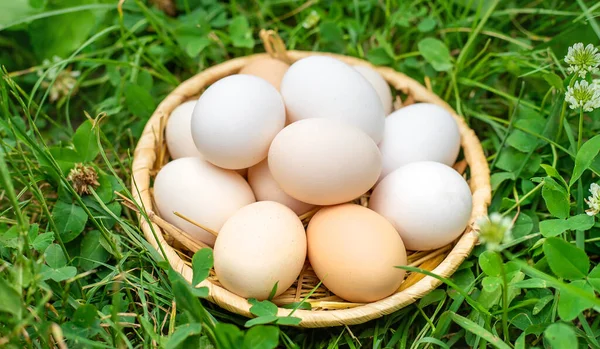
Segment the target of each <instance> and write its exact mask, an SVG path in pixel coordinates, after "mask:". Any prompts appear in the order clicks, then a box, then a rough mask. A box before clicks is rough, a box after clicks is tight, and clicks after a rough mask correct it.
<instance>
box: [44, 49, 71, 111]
mask: <svg viewBox="0 0 600 349" xmlns="http://www.w3.org/2000/svg"><path fill="white" fill-rule="evenodd" d="M60 61H62V59H61V58H60V57H58V56H54V57H52V61H50V60H49V59H44V61H43V62H42V64H43V65H44V66H50V65H52V66H51V67H49V68H48V70H46V75H45V76H44V72H43V71H42V70H38V71H37V74H38V76H44V81H43V82H42V86H44V87H45V88H48V86H50V83H51V82H52V81H54V84H52V86H51V87H50V102H54V101H56V100H58V99H59V98H61V97H63V96H66V95H68V94H69V92H71V90H73V89H74V88H75V86H76V84H77V80H76V79H75V78H76V77H78V76H79V75H81V72H79V71H71V69H70V68H66V69H63V70H59V66H58V64H57V63H59V62H60Z"/></svg>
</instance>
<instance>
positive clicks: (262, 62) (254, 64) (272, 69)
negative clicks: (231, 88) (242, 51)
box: [240, 58, 290, 90]
mask: <svg viewBox="0 0 600 349" xmlns="http://www.w3.org/2000/svg"><path fill="white" fill-rule="evenodd" d="M289 67H290V65H289V64H287V63H285V62H282V61H280V60H278V59H275V58H258V59H254V60H252V61H250V63H248V64H247V65H246V66H244V67H243V68H242V69H241V70H240V74H248V75H254V76H258V77H259V78H263V79H265V80H266V81H268V82H269V83H270V84H271V85H273V87H275V88H276V89H277V90H279V86H280V85H281V80H282V79H283V75H284V74H285V72H286V71H287V70H288V68H289Z"/></svg>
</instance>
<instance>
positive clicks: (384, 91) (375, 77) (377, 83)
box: [354, 65, 393, 115]
mask: <svg viewBox="0 0 600 349" xmlns="http://www.w3.org/2000/svg"><path fill="white" fill-rule="evenodd" d="M354 69H356V70H358V72H359V73H361V74H362V76H363V77H364V78H365V79H367V81H369V82H370V83H371V86H373V88H374V89H375V91H377V95H379V99H380V100H381V104H383V111H384V113H385V115H390V113H391V112H392V109H393V105H392V89H391V88H390V85H388V83H387V81H385V79H384V78H383V76H381V74H379V73H378V72H376V71H375V70H373V69H372V68H370V67H367V66H364V65H357V66H355V67H354Z"/></svg>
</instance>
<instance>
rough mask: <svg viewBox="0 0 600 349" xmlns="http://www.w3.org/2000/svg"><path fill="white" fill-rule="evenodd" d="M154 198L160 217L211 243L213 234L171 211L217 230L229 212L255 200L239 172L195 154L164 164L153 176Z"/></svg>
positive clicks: (228, 215)
mask: <svg viewBox="0 0 600 349" xmlns="http://www.w3.org/2000/svg"><path fill="white" fill-rule="evenodd" d="M154 200H155V202H156V206H157V208H158V212H159V213H160V216H161V217H162V218H163V219H165V220H166V221H167V222H169V223H171V224H173V225H175V226H177V227H178V228H180V229H181V230H183V231H185V232H186V233H188V234H189V235H190V236H191V237H192V238H194V239H197V240H199V241H202V242H204V243H206V244H209V245H211V246H212V245H213V244H214V242H215V237H214V235H212V234H210V233H209V232H207V231H206V230H204V229H202V228H199V227H198V226H196V225H194V224H192V223H189V222H187V221H186V220H184V219H182V218H180V217H178V216H176V215H175V214H174V213H173V212H179V213H181V214H183V215H184V216H186V217H188V218H190V219H192V220H194V221H195V222H198V223H200V224H201V225H203V226H205V227H207V228H209V229H211V230H214V231H219V230H220V229H221V226H222V225H223V223H225V221H226V220H227V219H228V218H229V217H230V216H231V215H233V213H235V212H236V211H237V210H238V209H240V208H241V207H244V206H246V205H248V204H250V203H253V202H255V199H254V194H253V193H252V189H251V188H250V186H249V185H248V183H246V181H245V180H244V178H242V176H241V175H239V174H238V173H236V172H235V171H229V170H224V169H222V168H219V167H216V166H214V165H212V164H210V163H208V162H206V161H204V160H202V159H200V158H198V157H189V158H180V159H177V160H173V161H171V162H169V163H168V164H166V165H165V166H164V167H163V168H162V169H161V170H160V171H159V172H158V174H157V175H156V178H155V179H154Z"/></svg>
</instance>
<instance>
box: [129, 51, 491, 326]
mask: <svg viewBox="0 0 600 349" xmlns="http://www.w3.org/2000/svg"><path fill="white" fill-rule="evenodd" d="M286 54H287V58H288V60H289V61H291V62H294V61H297V60H298V59H301V58H305V57H308V56H311V55H325V56H331V57H335V58H337V59H340V60H342V61H344V62H346V63H348V64H351V65H364V66H369V67H371V68H373V69H375V70H376V71H378V72H379V73H380V74H381V75H382V76H383V77H384V78H385V80H386V81H387V82H388V83H389V84H390V85H391V86H392V87H394V88H395V89H397V90H398V91H402V92H404V93H406V94H408V95H409V96H411V97H412V98H414V100H415V101H418V102H429V103H434V104H437V105H440V106H442V107H443V108H444V109H446V110H448V111H449V112H450V113H451V115H452V116H453V117H454V119H455V120H456V121H457V124H458V127H459V131H460V134H461V148H462V150H463V154H464V158H465V160H466V162H467V163H468V166H469V168H470V179H469V185H470V188H471V192H472V198H473V209H472V212H471V218H470V220H469V227H468V228H467V229H466V231H465V233H464V234H463V235H462V236H461V237H460V238H459V239H458V241H457V242H456V244H455V245H454V247H453V248H452V250H451V251H450V253H449V254H448V255H447V256H446V258H445V259H444V260H443V261H442V262H441V263H440V264H439V265H438V266H437V267H436V268H434V269H433V270H432V272H433V273H435V274H437V275H439V276H442V277H449V276H451V275H452V274H453V273H454V271H456V269H457V268H458V267H459V266H460V264H461V263H462V262H463V261H464V260H465V259H466V258H467V256H468V255H469V254H470V252H471V250H472V249H473V247H474V246H475V244H476V243H477V233H476V231H475V229H473V227H474V224H475V220H476V219H477V218H478V217H482V216H486V215H487V206H488V205H489V203H490V200H491V186H490V172H489V168H488V164H487V160H486V157H485V154H484V152H483V149H482V147H481V143H480V142H479V139H478V138H477V136H476V135H475V133H474V132H473V130H471V129H470V128H469V127H468V126H467V124H466V122H465V120H464V119H463V118H462V117H460V116H459V115H457V114H456V112H455V111H454V110H453V109H452V108H451V107H450V106H449V105H448V104H447V103H446V102H444V101H443V100H442V99H441V98H440V97H438V96H437V95H435V94H434V93H433V92H431V91H429V90H428V89H427V88H425V87H424V86H423V85H421V84H419V83H418V82H417V81H415V80H413V79H412V78H410V77H408V76H406V75H404V74H402V73H399V72H396V71H395V70H393V69H391V68H388V67H376V66H373V65H371V64H370V63H368V62H366V61H364V60H362V59H359V58H354V57H349V56H343V55H338V54H332V53H324V52H310V51H286ZM261 57H269V55H268V54H264V53H261V54H254V55H250V56H244V57H239V58H235V59H232V60H229V61H226V62H223V63H221V64H218V65H215V66H212V67H210V68H207V69H206V70H204V71H202V72H200V73H198V74H196V75H195V76H193V77H191V78H189V79H188V80H186V81H184V82H183V83H181V84H180V85H179V86H178V87H177V88H175V89H174V90H173V91H172V92H171V93H170V94H169V95H168V96H167V97H166V98H165V99H164V100H163V101H162V102H161V103H160V104H159V105H158V107H157V108H156V110H155V111H154V113H153V114H152V116H151V117H150V119H149V120H148V122H147V124H146V126H145V128H144V131H143V133H142V136H141V137H140V139H139V141H138V144H137V146H136V149H135V152H134V157H133V164H132V184H131V185H132V193H133V198H134V200H135V201H136V203H137V204H138V205H139V206H140V207H143V208H153V201H152V195H151V190H150V183H151V171H152V169H153V168H154V164H155V162H156V159H157V153H156V149H157V144H160V143H162V142H163V141H164V139H163V136H162V134H161V133H160V130H162V128H161V125H163V124H164V122H165V121H166V118H167V117H168V116H169V115H170V113H171V111H172V110H173V109H174V108H175V107H177V106H178V105H179V104H181V103H183V102H184V101H186V100H188V99H189V98H191V97H193V96H197V95H198V94H199V93H200V92H201V91H202V89H203V88H205V87H207V86H208V85H210V84H211V83H213V82H215V81H217V80H219V79H221V78H223V77H225V76H227V75H231V74H235V73H237V72H238V71H239V70H240V69H241V68H242V67H243V66H244V65H246V64H247V63H248V62H249V61H251V60H253V59H256V58H261ZM138 220H139V222H140V227H141V229H142V231H143V233H144V236H145V238H146V240H147V241H148V242H149V243H150V244H151V245H152V247H153V248H155V249H156V250H157V251H158V252H159V253H160V252H161V247H162V250H164V252H165V254H166V257H167V260H168V261H169V263H170V264H171V266H172V267H173V269H174V270H176V271H178V272H180V273H181V274H182V276H183V277H184V278H185V279H186V280H188V282H191V280H192V269H191V268H190V267H189V266H188V265H186V264H185V262H184V261H183V260H182V259H181V258H180V257H179V255H178V254H177V252H176V251H175V249H173V248H172V247H171V246H170V245H169V244H168V243H167V242H166V241H165V239H164V237H163V235H162V233H161V228H160V227H159V226H158V225H156V224H155V223H152V222H150V221H148V220H146V219H145V218H144V216H143V215H141V214H138ZM159 245H160V246H159ZM440 284H441V281H439V280H437V279H436V278H433V277H430V276H425V277H424V278H423V279H421V280H420V281H418V282H416V283H415V284H413V285H412V286H410V287H408V288H406V289H404V290H402V291H399V292H397V293H394V294H393V295H391V296H389V297H387V298H385V299H382V300H379V301H376V302H373V303H369V304H365V305H361V306H357V307H353V308H350V309H340V310H323V311H314V310H296V311H295V312H294V314H293V316H295V317H298V318H300V319H301V320H302V321H301V323H300V325H299V326H300V327H331V326H340V325H354V324H360V323H364V322H367V321H369V320H373V319H376V318H379V317H381V316H383V315H387V314H391V313H393V312H395V311H397V310H399V309H401V308H403V307H405V306H407V305H409V304H411V303H413V302H415V301H416V300H418V299H419V298H421V297H423V296H425V295H426V294H428V293H429V292H431V291H432V290H434V289H435V288H437V287H438V286H439V285H440ZM197 286H205V287H207V288H208V289H209V296H208V300H209V301H211V302H213V303H215V304H217V305H218V306H220V307H221V308H223V309H226V310H229V311H231V312H234V313H237V314H240V315H243V316H246V317H253V315H252V314H251V313H250V306H251V305H250V304H249V303H248V301H247V300H246V299H245V298H242V297H240V296H238V295H235V294H233V293H231V292H229V291H228V290H226V289H224V288H222V287H220V286H218V285H215V284H213V283H211V282H210V281H208V280H204V281H203V282H202V283H200V284H199V285H197ZM291 311H292V310H290V309H285V308H279V309H278V315H279V316H287V315H289V313H290V312H291Z"/></svg>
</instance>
